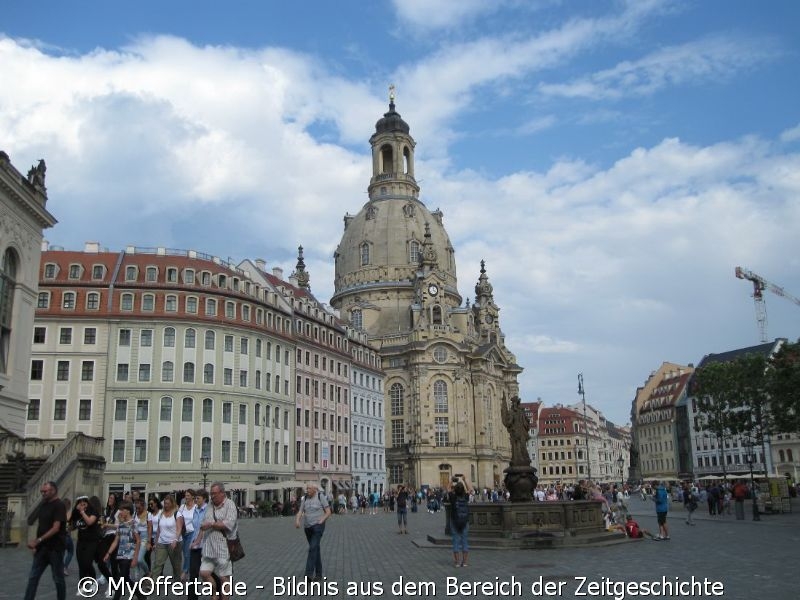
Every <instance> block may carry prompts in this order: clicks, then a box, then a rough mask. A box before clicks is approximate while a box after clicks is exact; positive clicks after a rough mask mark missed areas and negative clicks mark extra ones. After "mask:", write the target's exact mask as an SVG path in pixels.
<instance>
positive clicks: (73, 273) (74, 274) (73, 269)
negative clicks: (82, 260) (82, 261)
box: [69, 265, 81, 279]
mask: <svg viewBox="0 0 800 600" xmlns="http://www.w3.org/2000/svg"><path fill="white" fill-rule="evenodd" d="M69 278H70V279H80V278H81V266H80V265H70V266H69Z"/></svg>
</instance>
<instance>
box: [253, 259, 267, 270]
mask: <svg viewBox="0 0 800 600" xmlns="http://www.w3.org/2000/svg"><path fill="white" fill-rule="evenodd" d="M255 263H256V266H257V267H258V268H259V270H261V271H264V270H265V269H266V268H267V261H265V260H264V259H263V258H257V259H256V260H255Z"/></svg>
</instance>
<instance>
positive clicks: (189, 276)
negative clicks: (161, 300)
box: [183, 269, 194, 284]
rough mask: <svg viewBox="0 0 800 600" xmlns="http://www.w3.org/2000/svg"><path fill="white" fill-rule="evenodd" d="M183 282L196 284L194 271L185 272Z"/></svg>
mask: <svg viewBox="0 0 800 600" xmlns="http://www.w3.org/2000/svg"><path fill="white" fill-rule="evenodd" d="M183 282H184V283H188V284H192V283H194V270H193V269H186V270H185V271H184V272H183Z"/></svg>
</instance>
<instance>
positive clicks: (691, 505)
mask: <svg viewBox="0 0 800 600" xmlns="http://www.w3.org/2000/svg"><path fill="white" fill-rule="evenodd" d="M683 507H684V508H685V509H686V524H687V525H694V524H695V522H694V519H692V515H693V514H694V511H696V510H697V496H696V495H695V493H694V492H693V491H692V489H691V488H690V487H689V484H688V483H685V484H683Z"/></svg>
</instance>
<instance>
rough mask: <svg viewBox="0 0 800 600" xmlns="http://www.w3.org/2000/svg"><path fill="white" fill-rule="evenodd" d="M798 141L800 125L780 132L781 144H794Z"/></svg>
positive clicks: (799, 138)
mask: <svg viewBox="0 0 800 600" xmlns="http://www.w3.org/2000/svg"><path fill="white" fill-rule="evenodd" d="M797 140H800V124H798V125H796V126H795V127H792V128H791V129H787V130H785V131H783V132H781V141H782V142H796V141H797Z"/></svg>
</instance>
